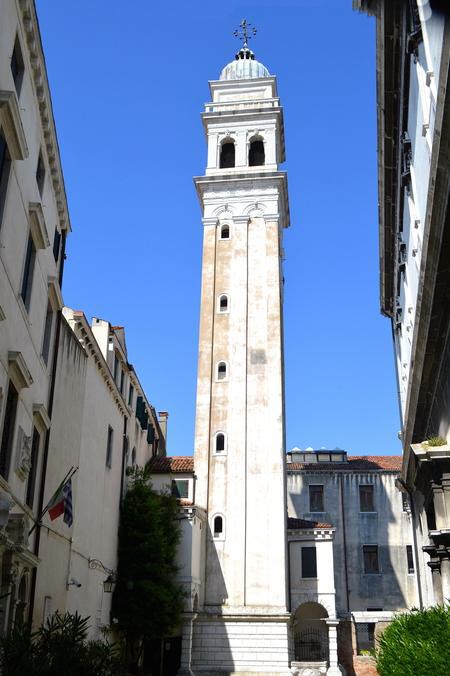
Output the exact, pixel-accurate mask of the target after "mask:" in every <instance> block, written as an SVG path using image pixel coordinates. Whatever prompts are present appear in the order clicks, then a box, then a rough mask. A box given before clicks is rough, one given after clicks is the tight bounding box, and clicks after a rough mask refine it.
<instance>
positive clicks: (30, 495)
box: [25, 427, 41, 509]
mask: <svg viewBox="0 0 450 676" xmlns="http://www.w3.org/2000/svg"><path fill="white" fill-rule="evenodd" d="M40 441H41V437H40V436H39V432H38V431H37V429H36V428H35V427H34V428H33V441H32V442H31V458H30V471H29V474H28V484H27V497H26V499H25V502H26V503H27V505H28V507H31V509H33V503H34V489H35V487H36V474H37V464H38V459H39V444H40Z"/></svg>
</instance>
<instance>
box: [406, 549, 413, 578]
mask: <svg viewBox="0 0 450 676" xmlns="http://www.w3.org/2000/svg"><path fill="white" fill-rule="evenodd" d="M406 560H407V562H408V573H409V574H411V573H414V557H413V548H412V545H406Z"/></svg>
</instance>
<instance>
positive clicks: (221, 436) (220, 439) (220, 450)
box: [215, 432, 225, 453]
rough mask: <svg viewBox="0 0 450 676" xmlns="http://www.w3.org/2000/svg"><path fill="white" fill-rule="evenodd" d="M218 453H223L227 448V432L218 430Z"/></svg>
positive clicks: (216, 448)
mask: <svg viewBox="0 0 450 676" xmlns="http://www.w3.org/2000/svg"><path fill="white" fill-rule="evenodd" d="M215 450H216V453H223V451H224V450H225V434H223V432H218V434H216V447H215Z"/></svg>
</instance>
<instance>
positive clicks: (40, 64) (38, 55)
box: [18, 0, 71, 231]
mask: <svg viewBox="0 0 450 676" xmlns="http://www.w3.org/2000/svg"><path fill="white" fill-rule="evenodd" d="M18 4H19V7H20V12H19V16H20V15H21V19H22V26H23V30H24V33H25V38H26V45H27V49H28V56H29V63H30V66H31V69H30V70H31V78H32V81H33V84H34V90H35V93H36V98H37V101H38V110H39V115H40V121H41V128H42V133H43V136H44V144H45V149H46V151H47V159H48V164H49V167H50V178H51V181H52V186H53V191H54V193H55V198H56V205H57V209H58V216H59V225H60V227H61V229H62V230H68V231H70V230H71V227H70V217H69V212H68V207H67V196H66V190H65V186H64V177H63V173H62V166H61V157H60V153H59V146H58V138H57V135H56V127H55V121H54V117H53V108H52V102H51V95H50V88H49V84H48V79H47V69H46V66H45V58H44V53H43V49H42V42H41V35H40V31H39V24H38V20H37V16H36V8H35V5H34V2H33V0H18Z"/></svg>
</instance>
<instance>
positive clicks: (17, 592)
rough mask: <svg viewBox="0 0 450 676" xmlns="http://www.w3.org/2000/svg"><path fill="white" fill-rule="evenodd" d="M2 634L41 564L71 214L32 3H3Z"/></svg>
mask: <svg viewBox="0 0 450 676" xmlns="http://www.w3.org/2000/svg"><path fill="white" fill-rule="evenodd" d="M0 26H1V33H2V36H1V40H0V444H1V445H0V514H1V517H0V566H1V572H0V576H1V593H0V633H2V634H3V633H5V632H7V631H8V630H9V629H10V628H11V627H12V626H13V625H14V624H20V623H22V622H24V621H26V620H27V616H28V614H29V612H30V600H32V598H33V592H34V588H35V582H36V570H37V568H38V566H39V565H40V564H39V530H38V529H36V530H34V532H32V533H31V534H30V530H31V527H32V525H33V522H34V521H35V520H36V517H37V515H38V514H39V512H40V508H41V505H42V499H43V486H44V481H45V472H46V458H47V456H48V443H49V432H50V429H51V424H52V402H53V390H54V366H55V363H56V354H57V343H58V334H59V331H60V324H61V308H62V298H61V281H62V272H63V261H64V248H65V240H66V236H67V233H68V232H69V231H70V222H69V216H68V211H67V202H66V196H65V190H64V180H63V176H62V170H61V162H60V156H59V151H58V141H57V137H56V131H55V126H54V121H53V112H52V106H51V99H50V91H49V86H48V80H47V73H46V69H45V61H44V56H43V52H42V44H41V39H40V34H39V27H38V22H37V18H36V13H35V7H34V3H33V2H31V1H30V2H28V1H27V0H23V1H21V2H15V1H14V0H4V1H3V2H1V3H0Z"/></svg>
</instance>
